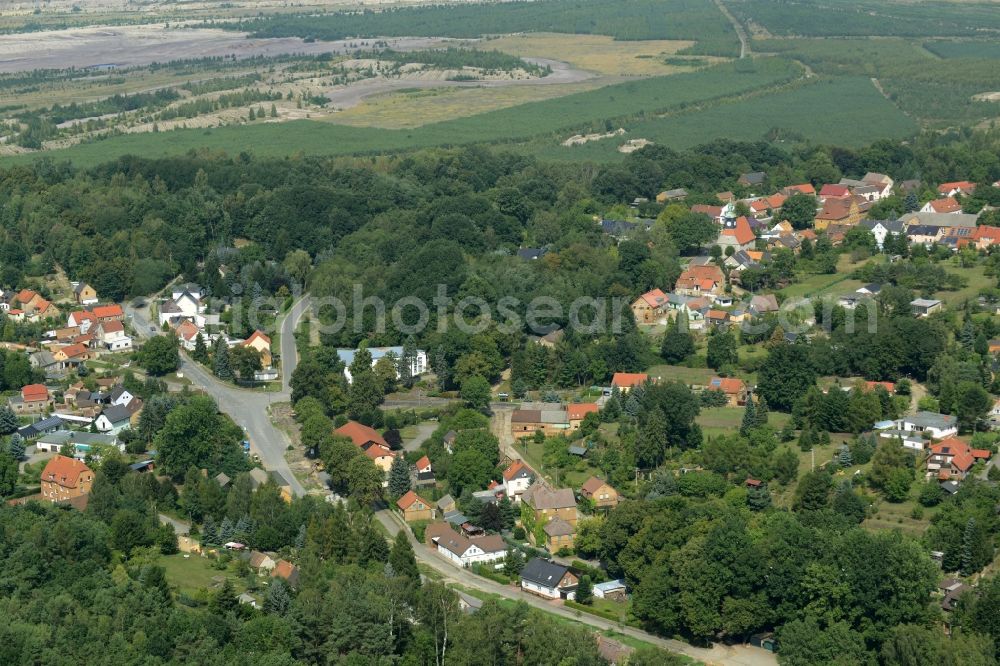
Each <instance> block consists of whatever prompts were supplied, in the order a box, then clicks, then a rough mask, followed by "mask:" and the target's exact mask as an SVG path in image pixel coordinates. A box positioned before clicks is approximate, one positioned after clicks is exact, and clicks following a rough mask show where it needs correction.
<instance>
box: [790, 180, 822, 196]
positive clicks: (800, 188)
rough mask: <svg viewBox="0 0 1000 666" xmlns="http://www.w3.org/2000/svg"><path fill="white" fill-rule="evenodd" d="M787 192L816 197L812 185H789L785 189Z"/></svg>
mask: <svg viewBox="0 0 1000 666" xmlns="http://www.w3.org/2000/svg"><path fill="white" fill-rule="evenodd" d="M785 189H786V190H788V191H789V192H798V193H800V194H809V195H812V196H816V188H815V187H813V186H812V183H802V184H801V185H789V186H788V187H786V188H785Z"/></svg>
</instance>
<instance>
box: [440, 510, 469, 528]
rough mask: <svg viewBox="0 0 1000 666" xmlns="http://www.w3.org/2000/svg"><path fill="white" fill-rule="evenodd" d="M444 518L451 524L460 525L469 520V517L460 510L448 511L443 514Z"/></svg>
mask: <svg viewBox="0 0 1000 666" xmlns="http://www.w3.org/2000/svg"><path fill="white" fill-rule="evenodd" d="M444 519H445V521H446V522H449V523H451V524H452V525H462V524H464V523H467V522H469V519H468V518H467V517H466V516H465V514H463V513H462V512H461V511H449V512H448V513H446V514H444Z"/></svg>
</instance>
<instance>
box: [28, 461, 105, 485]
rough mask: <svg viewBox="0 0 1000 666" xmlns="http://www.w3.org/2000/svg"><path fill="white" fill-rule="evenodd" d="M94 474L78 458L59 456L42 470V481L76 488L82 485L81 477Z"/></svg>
mask: <svg viewBox="0 0 1000 666" xmlns="http://www.w3.org/2000/svg"><path fill="white" fill-rule="evenodd" d="M88 472H89V473H90V474H93V471H92V470H91V469H90V468H89V467H87V466H86V465H85V464H84V463H83V462H82V461H80V460H77V459H76V458H67V457H66V456H60V455H57V456H55V457H54V458H52V459H50V460H49V462H48V463H47V464H46V465H45V469H43V470H42V476H41V480H42V481H51V482H52V483H55V484H56V485H59V486H62V487H63V488H76V487H77V485H79V483H80V475H81V474H84V473H88Z"/></svg>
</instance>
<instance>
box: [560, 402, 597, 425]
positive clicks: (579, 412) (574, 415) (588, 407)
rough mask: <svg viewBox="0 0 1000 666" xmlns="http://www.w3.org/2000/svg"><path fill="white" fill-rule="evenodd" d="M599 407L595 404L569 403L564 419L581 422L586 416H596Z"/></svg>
mask: <svg viewBox="0 0 1000 666" xmlns="http://www.w3.org/2000/svg"><path fill="white" fill-rule="evenodd" d="M598 411H600V407H598V406H597V403H595V402H571V403H570V404H568V405H566V417H567V418H568V419H569V420H570V421H579V420H582V419H583V417H585V416H586V415H587V414H591V413H594V414H596V413H597V412H598Z"/></svg>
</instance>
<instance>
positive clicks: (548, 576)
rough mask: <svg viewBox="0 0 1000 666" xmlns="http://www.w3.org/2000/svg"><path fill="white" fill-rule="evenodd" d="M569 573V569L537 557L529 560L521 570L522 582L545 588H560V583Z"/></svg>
mask: <svg viewBox="0 0 1000 666" xmlns="http://www.w3.org/2000/svg"><path fill="white" fill-rule="evenodd" d="M567 571H569V567H564V566H563V565H561V564H555V563H554V562H549V561H547V560H543V559H541V558H538V557H536V558H534V559H532V560H529V561H528V563H527V564H525V565H524V568H523V569H521V580H526V581H528V582H529V583H536V584H538V585H541V586H543V587H552V588H555V587H558V586H559V581H561V580H562V579H563V576H565V575H566V572H567Z"/></svg>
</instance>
